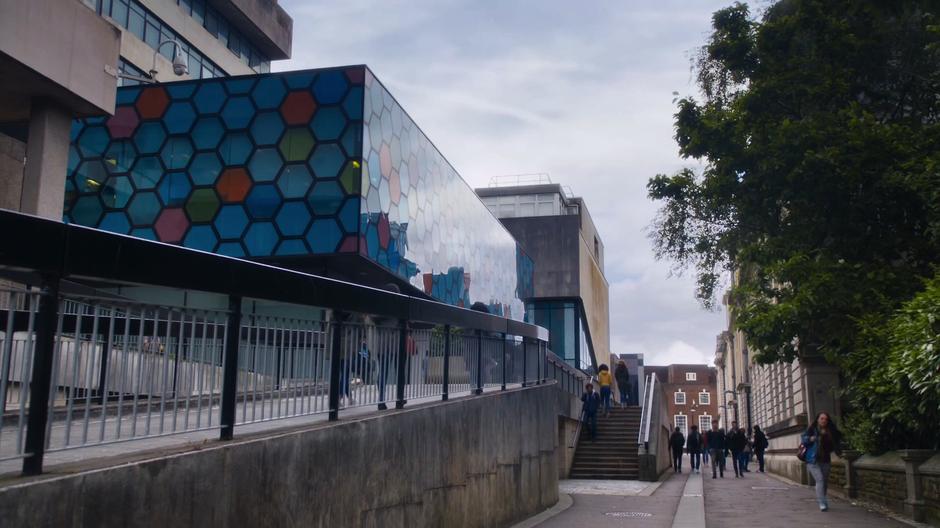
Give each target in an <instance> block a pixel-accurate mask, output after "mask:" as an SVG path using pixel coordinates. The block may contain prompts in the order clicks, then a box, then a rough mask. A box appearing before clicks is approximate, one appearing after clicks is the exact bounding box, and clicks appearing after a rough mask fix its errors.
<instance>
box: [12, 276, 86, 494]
mask: <svg viewBox="0 0 940 528" xmlns="http://www.w3.org/2000/svg"><path fill="white" fill-rule="evenodd" d="M58 304H59V278H58V277H44V278H43V284H42V287H41V289H40V291H39V311H38V313H37V319H36V352H35V355H34V356H33V379H32V382H31V383H30V385H29V418H28V421H27V422H26V446H25V449H26V458H24V459H23V475H39V474H40V473H42V458H43V455H44V454H45V452H46V420H48V419H49V389H50V387H51V386H52V363H53V360H54V359H55V357H54V356H55V328H56V313H57V312H58V309H57V308H58ZM76 332H79V330H76ZM11 338H12V336H7V339H11Z"/></svg>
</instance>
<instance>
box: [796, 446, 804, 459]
mask: <svg viewBox="0 0 940 528" xmlns="http://www.w3.org/2000/svg"><path fill="white" fill-rule="evenodd" d="M796 458H799V459H800V462H806V445H804V444H803V443H802V442H801V443H800V447H798V448H797V449H796Z"/></svg>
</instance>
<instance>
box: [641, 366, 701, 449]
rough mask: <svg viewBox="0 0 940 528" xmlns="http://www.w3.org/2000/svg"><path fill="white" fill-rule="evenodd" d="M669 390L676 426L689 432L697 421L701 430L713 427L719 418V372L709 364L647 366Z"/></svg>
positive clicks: (668, 399)
mask: <svg viewBox="0 0 940 528" xmlns="http://www.w3.org/2000/svg"><path fill="white" fill-rule="evenodd" d="M645 370H646V372H647V373H652V374H655V375H656V378H657V382H658V383H662V386H663V390H664V391H665V393H666V409H667V412H668V414H669V416H671V417H672V426H673V427H678V428H679V429H681V430H682V434H685V435H687V434H688V433H689V428H690V427H691V426H692V425H693V424H695V425H697V426H698V428H699V431H702V430H708V429H711V426H712V422H713V421H714V420H716V419H718V413H719V411H718V409H719V405H718V401H717V399H716V398H717V392H718V385H717V372H716V371H715V368H714V367H709V366H708V365H683V364H676V365H668V366H647V367H646V368H645Z"/></svg>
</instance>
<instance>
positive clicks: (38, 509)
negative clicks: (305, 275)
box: [0, 383, 577, 527]
mask: <svg viewBox="0 0 940 528" xmlns="http://www.w3.org/2000/svg"><path fill="white" fill-rule="evenodd" d="M573 399H574V398H572V397H571V396H569V395H567V394H566V393H563V392H562V391H560V390H558V389H557V385H556V384H554V383H550V384H546V385H541V386H536V387H530V388H526V389H514V390H509V391H507V392H498V393H488V394H484V395H483V396H479V397H472V398H462V399H455V400H452V401H449V402H444V403H439V404H433V405H427V406H422V407H416V408H413V409H405V410H403V411H399V412H390V413H383V414H380V415H375V416H369V417H364V418H360V419H351V420H349V421H342V422H339V423H328V424H320V425H316V426H311V427H309V428H305V429H302V430H296V431H289V432H282V433H280V434H276V435H274V434H272V435H269V436H265V437H263V438H254V439H245V440H235V441H233V442H226V443H212V444H208V446H207V447H204V448H203V449H201V450H196V451H189V452H185V453H178V454H173V455H169V456H161V457H157V458H151V459H148V460H141V461H134V462H130V463H127V464H124V465H119V466H116V467H108V468H103V469H96V470H88V471H82V472H78V473H75V474H67V475H58V476H54V475H47V476H45V477H43V478H41V479H39V480H17V481H13V482H12V483H10V482H8V483H6V485H5V487H2V488H0V519H3V520H4V526H8V527H13V526H96V527H108V526H115V527H124V526H128V525H132V526H258V527H264V526H322V527H333V526H381V527H394V526H508V525H511V524H513V523H514V522H517V521H519V520H521V519H524V518H526V517H528V516H531V515H533V514H535V513H537V512H539V511H542V510H544V509H546V508H548V507H550V506H552V505H553V504H555V502H557V500H558V475H559V468H558V455H557V452H556V449H557V448H559V447H566V446H559V445H558V438H559V434H558V423H559V421H558V415H559V414H569V413H570V412H571V409H573V408H577V405H576V404H574V403H573V402H572V400H573ZM569 416H570V414H569ZM236 433H237V431H236Z"/></svg>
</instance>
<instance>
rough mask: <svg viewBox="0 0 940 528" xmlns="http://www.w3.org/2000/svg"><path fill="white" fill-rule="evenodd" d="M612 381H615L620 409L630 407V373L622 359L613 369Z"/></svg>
mask: <svg viewBox="0 0 940 528" xmlns="http://www.w3.org/2000/svg"><path fill="white" fill-rule="evenodd" d="M614 379H615V380H617V389H618V390H619V391H620V407H621V408H623V407H625V406H627V405H630V371H629V370H627V364H626V363H625V362H624V360H622V359H621V360H620V361H618V362H617V368H615V369H614Z"/></svg>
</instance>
